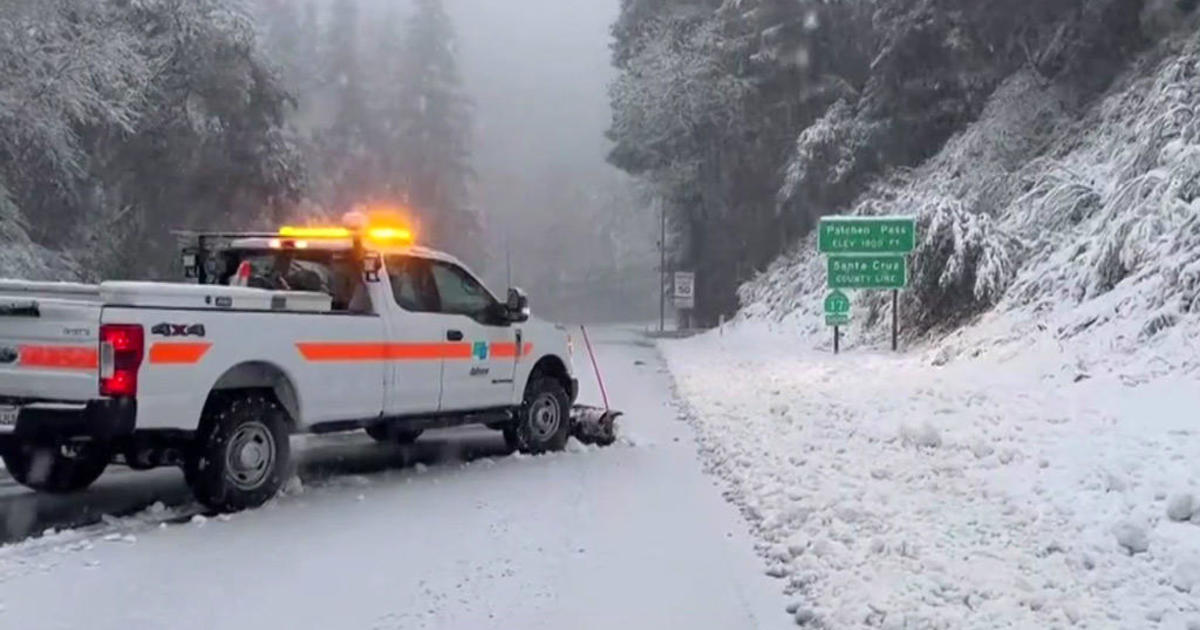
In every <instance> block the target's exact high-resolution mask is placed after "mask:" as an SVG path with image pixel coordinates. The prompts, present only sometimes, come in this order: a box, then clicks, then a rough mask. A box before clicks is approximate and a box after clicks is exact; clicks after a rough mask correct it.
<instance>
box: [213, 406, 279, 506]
mask: <svg viewBox="0 0 1200 630" xmlns="http://www.w3.org/2000/svg"><path fill="white" fill-rule="evenodd" d="M228 444H229V445H228V446H227V447H226V448H225V476H226V477H227V478H228V479H229V481H230V482H232V483H233V485H235V486H237V487H238V488H239V489H242V490H254V489H255V488H258V487H259V486H261V485H263V482H265V481H266V480H267V476H268V475H270V474H271V470H272V469H273V468H274V467H275V437H274V436H272V435H271V431H270V429H267V427H266V425H264V424H263V423H261V422H247V423H245V424H243V425H241V426H239V427H238V428H237V430H236V431H234V432H233V435H232V436H230V438H229V443H228Z"/></svg>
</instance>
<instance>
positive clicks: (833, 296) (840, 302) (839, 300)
mask: <svg viewBox="0 0 1200 630" xmlns="http://www.w3.org/2000/svg"><path fill="white" fill-rule="evenodd" d="M825 314H826V315H847V316H848V315H850V298H848V297H846V294H845V293H842V292H841V291H834V292H833V293H830V294H829V297H827V298H825Z"/></svg>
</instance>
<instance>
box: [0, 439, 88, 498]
mask: <svg viewBox="0 0 1200 630" xmlns="http://www.w3.org/2000/svg"><path fill="white" fill-rule="evenodd" d="M111 456H112V453H111V452H110V451H109V449H108V448H107V447H106V446H102V445H99V444H85V445H81V446H79V447H77V449H76V451H75V454H74V455H67V454H65V453H64V452H63V449H62V447H61V446H57V445H49V444H47V445H43V444H37V443H34V442H21V443H19V444H17V445H16V446H14V447H13V448H12V449H10V450H8V451H6V452H5V453H4V455H3V459H4V467H5V468H7V469H8V473H9V474H10V475H12V478H13V479H15V480H16V481H17V483H19V484H21V485H23V486H25V487H27V488H30V489H33V490H37V491H38V492H47V493H50V494H66V493H69V492H78V491H80V490H83V489H84V488H87V487H88V486H90V485H92V483H94V482H95V481H96V480H97V479H99V478H100V475H102V474H104V469H105V468H107V467H108V462H109V459H110V458H111Z"/></svg>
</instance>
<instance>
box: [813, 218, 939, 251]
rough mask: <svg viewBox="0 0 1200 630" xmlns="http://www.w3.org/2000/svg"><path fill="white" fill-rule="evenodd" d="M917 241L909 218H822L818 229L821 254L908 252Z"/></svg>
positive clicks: (914, 228) (914, 225) (912, 221)
mask: <svg viewBox="0 0 1200 630" xmlns="http://www.w3.org/2000/svg"><path fill="white" fill-rule="evenodd" d="M916 243H917V225H916V220H915V219H913V218H912V217H825V218H823V219H821V225H820V227H819V228H818V238H817V245H818V248H819V251H820V252H821V253H822V254H907V253H908V252H911V251H912V250H913V249H914V248H915V247H916Z"/></svg>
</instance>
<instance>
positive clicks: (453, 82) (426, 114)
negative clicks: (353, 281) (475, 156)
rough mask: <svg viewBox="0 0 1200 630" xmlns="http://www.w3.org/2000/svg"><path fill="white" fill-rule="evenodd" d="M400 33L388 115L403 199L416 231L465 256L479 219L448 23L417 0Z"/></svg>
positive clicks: (435, 5)
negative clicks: (398, 153)
mask: <svg viewBox="0 0 1200 630" xmlns="http://www.w3.org/2000/svg"><path fill="white" fill-rule="evenodd" d="M415 5H416V6H415V12H414V13H413V15H412V16H411V17H410V18H409V20H408V23H407V25H406V28H405V32H404V47H403V70H402V75H403V76H402V82H401V83H400V84H399V85H400V88H401V89H400V90H399V93H398V94H397V101H396V102H395V103H394V106H395V108H396V109H395V117H394V121H395V122H396V124H397V125H398V133H399V139H400V142H401V145H402V147H403V154H402V160H403V162H402V171H403V173H404V189H405V191H406V193H407V199H408V206H409V207H410V208H412V210H413V211H414V212H416V213H417V215H418V217H419V218H420V221H421V223H422V233H423V238H425V239H426V240H427V241H429V242H431V243H433V244H436V245H438V246H442V247H445V248H446V249H449V250H450V251H454V252H456V253H459V254H461V255H464V256H467V257H470V254H471V252H474V251H477V250H478V249H479V245H478V238H479V230H480V226H479V219H478V217H477V216H476V215H475V213H474V211H473V210H472V208H471V206H470V197H471V182H472V177H473V175H472V172H471V167H470V164H469V159H470V141H471V104H470V102H469V100H468V99H467V97H466V96H465V95H464V94H463V92H462V89H461V85H460V78H459V75H458V65H457V60H456V54H457V48H456V39H455V34H454V28H453V25H452V24H451V22H450V18H449V16H447V15H446V12H445V10H444V8H443V7H442V2H441V0H417V1H416V3H415Z"/></svg>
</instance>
